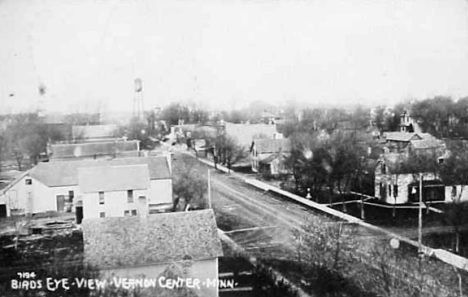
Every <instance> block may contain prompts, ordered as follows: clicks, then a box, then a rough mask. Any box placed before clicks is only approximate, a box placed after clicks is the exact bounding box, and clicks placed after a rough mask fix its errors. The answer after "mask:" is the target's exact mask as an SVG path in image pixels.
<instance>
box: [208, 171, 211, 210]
mask: <svg viewBox="0 0 468 297" xmlns="http://www.w3.org/2000/svg"><path fill="white" fill-rule="evenodd" d="M208 208H211V173H210V169H209V168H208Z"/></svg>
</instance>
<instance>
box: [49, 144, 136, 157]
mask: <svg viewBox="0 0 468 297" xmlns="http://www.w3.org/2000/svg"><path fill="white" fill-rule="evenodd" d="M139 155H140V141H138V140H131V141H111V142H90V143H72V144H52V145H50V147H49V159H50V160H51V161H62V160H71V159H73V160H80V159H101V158H119V157H138V156H139Z"/></svg>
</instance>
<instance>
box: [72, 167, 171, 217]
mask: <svg viewBox="0 0 468 297" xmlns="http://www.w3.org/2000/svg"><path fill="white" fill-rule="evenodd" d="M78 185H79V189H80V193H81V197H80V198H81V201H82V206H83V219H85V220H86V219H89V218H99V217H101V218H104V217H121V216H137V215H139V216H146V215H148V214H149V203H148V198H149V197H150V196H151V194H152V193H150V191H151V186H150V176H149V169H148V165H147V164H139V165H121V166H99V167H82V168H79V169H78ZM168 202H170V201H168Z"/></svg>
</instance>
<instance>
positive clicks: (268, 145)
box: [253, 138, 291, 154]
mask: <svg viewBox="0 0 468 297" xmlns="http://www.w3.org/2000/svg"><path fill="white" fill-rule="evenodd" d="M253 145H255V147H256V149H257V152H258V153H259V154H264V153H278V152H280V151H281V152H290V151H291V141H290V140H289V139H287V138H284V139H255V140H254V141H253Z"/></svg>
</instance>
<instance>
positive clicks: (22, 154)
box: [0, 113, 66, 170]
mask: <svg viewBox="0 0 468 297" xmlns="http://www.w3.org/2000/svg"><path fill="white" fill-rule="evenodd" d="M0 133H1V134H0V152H1V156H0V157H2V158H3V159H5V158H9V159H14V160H15V161H16V163H17V166H18V170H22V169H23V165H24V161H25V160H28V159H29V161H30V163H32V164H36V163H37V162H38V161H39V159H40V158H41V156H42V155H44V154H45V153H46V151H47V143H48V142H49V141H61V140H64V139H65V138H66V135H64V133H62V131H60V130H56V129H53V128H51V127H50V126H47V125H46V124H45V123H44V120H43V118H41V117H39V116H38V115H37V114H36V113H27V114H17V115H13V116H10V117H9V119H8V124H7V125H6V128H5V129H4V130H3V131H2V132H0Z"/></svg>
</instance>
